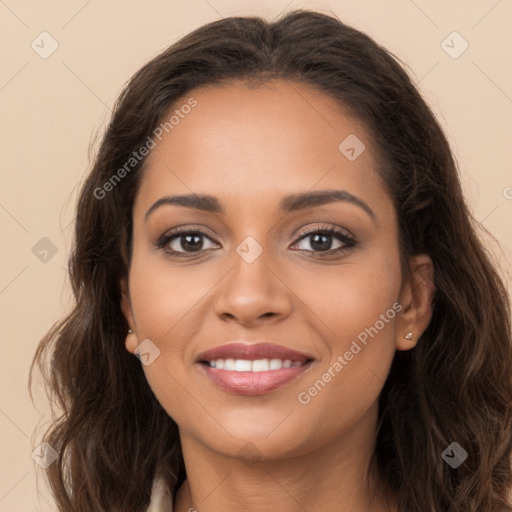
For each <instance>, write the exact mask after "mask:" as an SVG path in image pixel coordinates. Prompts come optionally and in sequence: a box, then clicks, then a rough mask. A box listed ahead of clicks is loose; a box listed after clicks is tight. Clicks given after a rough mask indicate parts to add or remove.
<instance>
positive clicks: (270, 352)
mask: <svg viewBox="0 0 512 512" xmlns="http://www.w3.org/2000/svg"><path fill="white" fill-rule="evenodd" d="M216 359H244V360H249V361H254V360H256V359H283V360H286V359H288V360H290V361H292V362H304V361H307V360H309V359H313V357H312V356H310V355H308V354H305V353H303V352H298V351H297V350H293V349H291V348H287V347H283V346H282V345H276V344H275V343H267V342H264V343H251V344H247V343H240V342H234V343H226V344H225V345H221V346H219V347H215V348H212V349H210V350H207V351H206V352H202V353H201V354H199V355H198V357H197V361H198V362H202V361H214V360H216Z"/></svg>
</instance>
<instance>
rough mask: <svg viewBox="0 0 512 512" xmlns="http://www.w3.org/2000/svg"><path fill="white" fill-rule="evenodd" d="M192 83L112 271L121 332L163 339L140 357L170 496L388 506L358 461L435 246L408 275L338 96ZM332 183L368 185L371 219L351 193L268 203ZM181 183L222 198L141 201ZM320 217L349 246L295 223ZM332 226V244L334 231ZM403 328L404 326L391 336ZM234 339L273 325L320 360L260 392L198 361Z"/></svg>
mask: <svg viewBox="0 0 512 512" xmlns="http://www.w3.org/2000/svg"><path fill="white" fill-rule="evenodd" d="M189 96H193V97H194V98H196V100H197V102H198V104H197V106H196V107H195V108H194V109H193V110H192V111H191V113H190V114H188V115H187V116H186V117H185V118H184V119H183V120H181V121H180V123H179V124H177V125H176V126H174V128H173V129H172V130H171V131H169V133H168V134H166V135H165V136H164V138H163V139H162V141H161V142H159V143H158V144H157V146H156V147H155V148H154V149H153V150H152V151H151V154H150V155H149V157H148V160H147V162H146V164H147V165H146V169H145V171H144V175H143V179H142V182H141V186H140V189H139V191H138V194H137V197H136V200H135V204H134V208H133V221H134V225H133V237H134V248H133V258H132V262H131V267H130V271H129V278H128V282H126V281H123V282H122V283H121V286H122V290H123V299H122V309H123V312H124V314H125V316H126V318H127V320H128V323H129V325H130V327H131V329H133V330H134V331H135V334H134V335H130V336H128V337H127V340H126V349H127V350H128V351H129V352H131V353H133V352H134V350H135V348H136V347H137V345H138V344H139V343H141V342H142V341H143V340H145V339H149V340H151V341H152V342H153V343H154V344H155V345H156V346H157V347H158V348H159V350H160V355H159V356H158V357H157V358H156V359H155V360H154V362H153V363H152V364H150V365H148V366H144V367H143V369H144V372H145V375H146V378H147V380H148V383H149V385H150V386H151V388H152V390H153V392H154V393H155V395H156V397H157V398H158V400H159V402H160V403H161V405H162V407H163V408H164V409H165V410H166V411H167V412H168V414H169V415H170V416H171V417H172V418H173V419H174V420H175V421H176V422H177V424H178V425H179V430H180V438H181V443H182V447H183V453H184V460H185V464H186V469H187V480H186V482H185V483H184V485H183V486H182V487H181V488H180V490H179V492H178V493H177V496H176V499H175V510H176V511H177V512H185V511H187V510H189V508H190V507H194V508H195V509H196V510H198V511H199V512H201V511H208V512H218V511H225V510H234V509H239V510H242V509H243V510H245V511H248V512H251V511H256V510H258V511H261V510H266V511H269V512H273V511H278V510H279V511H286V512H296V511H297V512H298V511H301V512H302V511H304V510H309V511H312V510H323V511H326V512H329V511H336V512H343V511H347V512H348V511H350V512H363V511H364V512H367V511H368V510H371V511H391V510H395V508H394V506H393V505H392V503H390V504H387V503H386V500H385V499H384V492H385V489H383V486H382V485H381V483H380V479H379V475H377V474H373V473H372V474H371V479H370V488H368V487H367V486H366V479H365V476H366V473H367V470H368V463H369V460H370V457H371V455H372V453H373V450H374V446H375V433H376V421H377V401H378V397H379V394H380V392H381V389H382V387H383V385H384V381H385V379H386V376H387V374H388V372H389V368H390V365H391V362H392V358H393V355H394V353H395V351H396V350H409V349H411V348H413V347H414V346H415V345H416V342H417V340H418V338H419V336H420V335H421V334H422V333H423V331H424V330H425V329H426V327H427V326H428V323H429V321H430V318H431V302H432V298H433V285H432V279H431V277H432V275H433V274H432V273H433V265H432V261H431V259H430V258H429V257H428V256H427V255H424V254H423V255H417V256H414V257H412V258H410V259H409V268H410V269H411V275H410V277H408V278H405V277H402V273H401V269H400V260H399V249H398V224H397V218H396V212H395V210H394V207H393V204H392V201H391V198H390V197H389V195H388V194H387V192H386V189H385V187H384V183H383V182H382V180H381V178H380V177H379V176H378V174H377V173H376V172H375V168H376V162H375V160H374V156H373V155H374V153H375V152H374V151H373V150H372V143H371V140H370V137H369V135H368V133H367V131H366V129H365V127H364V125H363V124H362V123H361V122H360V121H358V120H357V119H355V118H354V117H351V116H349V115H348V114H347V112H346V111H345V110H344V109H343V108H342V107H341V106H340V105H339V104H338V103H337V102H335V101H334V100H333V99H331V98H330V97H328V96H326V95H325V94H323V93H322V92H320V91H317V90H315V89H314V88H311V87H309V86H306V85H301V84H297V83H290V82H286V81H280V80H278V81H273V82H271V83H266V84H264V85H263V86H261V85H260V86H258V87H250V88H249V87H247V86H245V85H243V84H240V83H232V84H229V85H224V86H222V87H215V88H212V87H210V88H200V89H196V90H194V91H193V92H192V93H190V94H189V95H188V96H187V98H188V97H189ZM187 98H185V101H186V99H187ZM185 101H183V103H184V102H185ZM177 104H178V105H181V104H182V103H180V102H177ZM352 133H354V134H356V135H357V137H358V138H359V139H360V140H361V141H363V142H364V143H365V145H366V149H365V151H363V153H362V154H361V155H360V156H359V157H358V158H357V159H356V160H354V161H349V160H348V159H347V158H346V157H345V156H344V154H342V153H341V152H340V150H339V149H338V145H339V144H340V142H341V141H342V140H344V139H345V137H347V135H349V134H352ZM339 189H343V190H346V191H348V192H350V193H351V194H353V195H354V196H357V197H358V198H360V199H361V200H362V201H364V202H365V203H366V204H367V205H368V206H369V207H370V208H371V209H372V211H373V212H374V214H375V222H374V221H373V220H372V218H371V217H370V216H369V215H368V213H367V212H366V211H365V210H364V209H362V208H360V207H359V206H357V205H355V204H352V203H349V202H339V201H338V202H330V203H328V204H323V205H320V206H315V207H312V208H308V209H305V210H299V211H295V212H291V213H286V214H284V213H282V212H280V211H279V210H278V207H279V201H280V200H281V198H282V197H283V196H286V195H288V194H294V193H300V192H309V191H312V190H315V191H316V190H339ZM190 193H195V194H203V193H204V194H210V195H213V196H215V197H216V198H218V200H219V202H220V203H221V205H222V206H223V207H224V208H225V213H211V212H204V211H199V210H194V209H192V208H187V207H184V206H177V205H164V206H161V207H160V208H157V209H155V210H154V211H153V212H152V213H151V214H150V215H149V217H148V218H147V220H145V219H144V216H145V214H146V212H147V211H148V210H149V208H150V207H151V206H152V205H153V204H154V203H155V202H156V201H157V200H158V199H160V198H161V197H163V196H166V195H173V194H190ZM177 226H190V230H191V231H193V230H194V228H196V229H198V228H201V229H202V230H203V231H205V232H206V237H203V238H200V239H199V241H201V240H202V242H203V246H202V247H203V248H204V250H202V251H201V250H199V252H197V251H198V250H197V249H196V252H195V253H194V252H191V251H193V250H194V248H193V247H192V249H188V250H189V252H187V247H189V246H187V245H186V241H185V245H184V243H183V242H184V240H183V238H181V240H180V237H179V236H178V237H176V238H175V239H174V241H172V242H170V243H169V244H168V245H167V247H165V248H164V249H159V248H157V247H156V245H155V244H156V241H157V240H158V238H159V237H160V236H161V235H162V234H164V233H165V232H167V231H169V230H170V229H172V228H174V227H177ZM322 226H323V227H325V226H327V227H335V228H336V227H337V228H339V229H341V230H342V231H343V232H345V233H346V232H347V230H348V232H349V233H350V234H352V235H353V236H354V237H355V239H356V241H357V244H356V246H355V247H353V248H352V249H350V250H348V251H347V252H344V253H337V254H332V255H331V256H329V257H324V258H322V256H321V255H322V249H315V245H314V240H313V238H312V236H309V237H303V236H302V235H303V233H304V231H305V230H311V231H314V230H315V229H317V228H321V227H322ZM248 236H251V237H253V238H254V239H255V240H256V241H257V243H258V244H259V245H260V246H261V248H262V249H263V252H262V253H261V254H260V255H259V257H257V258H256V260H255V261H254V262H252V263H250V264H249V263H247V262H246V261H245V260H244V259H243V258H242V257H240V256H239V254H238V253H237V252H236V248H237V247H238V246H239V244H240V243H241V242H242V241H243V240H244V239H245V238H246V237H248ZM330 240H332V242H331V245H330V246H329V239H328V240H327V242H326V246H327V250H328V251H331V252H332V251H333V250H335V249H336V248H339V247H343V245H344V241H342V240H339V239H337V238H336V236H333V238H332V239H330ZM180 241H181V243H180ZM316 247H318V246H316ZM171 249H174V250H177V251H181V253H185V254H192V257H191V258H190V259H187V258H179V257H173V256H172V255H171V254H170V253H166V252H165V250H167V251H170V250H171ZM424 276H430V279H427V278H425V277H424ZM395 302H398V303H399V304H400V305H401V306H402V309H401V311H400V312H399V313H398V314H397V315H396V316H395V317H394V318H393V319H391V320H389V321H388V322H387V323H385V325H384V327H383V328H382V329H380V330H379V332H378V334H377V335H376V336H375V337H374V338H369V341H368V344H367V345H366V346H364V348H363V349H362V350H361V351H360V352H359V353H357V354H356V355H355V356H354V357H353V359H352V360H350V361H348V362H347V364H346V366H344V367H343V369H342V370H341V371H339V372H338V373H337V374H336V376H335V377H333V378H332V379H331V380H330V382H329V383H328V384H327V385H326V386H325V387H324V388H323V389H322V391H321V392H318V394H317V395H316V396H314V397H312V398H311V400H310V401H309V403H307V404H302V403H300V402H299V401H298V398H297V397H298V395H299V393H300V392H304V391H307V390H308V389H309V388H310V387H311V386H312V385H313V383H314V382H315V381H317V380H318V379H321V378H322V375H323V374H324V373H325V372H326V371H327V370H328V369H329V368H330V367H332V365H333V362H334V361H336V358H337V357H338V356H340V355H341V356H343V354H344V353H345V352H346V351H347V350H349V348H350V346H351V343H352V342H353V341H354V340H355V339H356V338H357V336H358V334H360V333H361V332H362V331H364V330H365V328H368V327H370V326H374V325H375V323H376V321H377V320H379V318H380V315H381V314H385V313H386V311H387V310H389V309H390V308H391V307H392V305H393V304H394V303H395ZM409 331H411V332H412V333H413V339H412V340H407V339H405V338H404V336H405V334H407V333H408V332H409ZM237 340H244V341H246V342H249V343H250V342H256V341H262V340H263V341H270V342H274V343H278V344H281V345H284V346H286V347H290V348H293V349H296V350H299V351H302V352H306V353H309V354H312V355H313V357H314V358H315V361H314V363H313V365H312V367H311V368H310V369H309V370H308V371H307V372H306V373H305V374H304V375H302V376H301V377H300V378H298V379H297V380H295V381H293V382H291V383H288V384H287V385H285V386H283V387H281V388H278V389H277V390H275V391H273V392H271V393H268V394H266V395H261V396H256V397H247V396H240V395H235V394H231V393H227V392H225V391H222V390H220V389H219V388H217V387H215V386H214V385H213V384H212V383H211V381H210V380H209V379H208V378H207V377H206V376H205V375H204V374H203V372H202V371H200V368H199V367H198V365H197V364H195V361H196V357H197V355H198V354H199V353H200V352H203V351H205V350H207V349H210V348H213V347H216V346H219V345H222V344H224V343H227V342H229V341H237ZM249 442H250V443H252V445H247V443H249ZM244 446H245V448H244V449H243V450H242V451H241V452H239V450H241V448H242V447H244ZM248 446H250V448H248ZM251 453H252V454H253V456H254V458H253V459H251V457H250V454H251Z"/></svg>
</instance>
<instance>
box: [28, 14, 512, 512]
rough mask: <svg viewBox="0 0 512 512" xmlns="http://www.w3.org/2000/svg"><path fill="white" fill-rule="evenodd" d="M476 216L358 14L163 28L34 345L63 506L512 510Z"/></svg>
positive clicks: (506, 349)
mask: <svg viewBox="0 0 512 512" xmlns="http://www.w3.org/2000/svg"><path fill="white" fill-rule="evenodd" d="M474 226H475V224H474V219H473V218H472V216H471V214H470V212H469V210H468V207H467V205H466V203H465V200H464V197H463V194H462V191H461V186H460V182H459V178H458V175H457V169H456V164H455V161H454V158H453V156H452V154H451V151H450V148H449V145H448V143H447V140H446V138H445V136H444V134H443V132H442V130H441V128H440V127H439V124H438V123H437V121H436V119H435V118H434V115H433V114H432V112H431V110H430V109H429V107H428V106H427V105H426V103H425V101H424V100H423V99H422V98H421V97H420V95H419V93H418V91H417V90H416V88H415V86H414V85H413V83H412V82H411V80H410V78H409V77H408V76H407V74H406V73H405V72H404V71H403V69H402V67H401V66H400V64H399V63H398V62H397V59H396V58H394V57H393V56H392V55H391V54H390V53H389V52H387V51H386V50H385V49H383V48H382V47H380V46H378V45H377V44H376V43H375V42H374V41H373V40H371V39H370V38H369V37H368V36H366V35H364V34H363V33H361V32H359V31H357V30H355V29H353V28H350V27H348V26H346V25H344V24H342V23H341V22H340V21H339V20H337V19H335V18H332V17H330V16H326V15H323V14H319V13H314V12H310V11H295V12H291V13H289V14H287V15H285V16H284V17H282V18H281V19H280V20H278V21H276V22H272V23H270V22H266V21H264V20H262V19H259V18H251V17H248V18H241V17H239V18H227V19H223V20H220V21H217V22H214V23H210V24H208V25H206V26H203V27H201V28H199V29H197V30H196V31H194V32H193V33H191V34H189V35H187V36H186V37H184V38H183V39H181V40H180V41H178V42H177V43H176V44H174V45H173V46H171V47H169V48H168V49H167V50H165V51H164V52H163V53H161V54H160V55H158V56H157V57H156V58H154V59H153V60H152V61H151V62H149V63H148V64H147V65H145V66H144V67H143V68H142V69H141V70H140V71H138V72H137V73H136V74H135V76H134V77H133V78H132V80H131V81H130V82H129V84H128V85H127V87H126V88H125V90H124V91H123V93H122V94H121V96H120V98H119V100H118V102H117V104H116V107H115V110H114V114H113V116H112V120H111V123H110V125H109V127H108V129H107V131H106V134H105V136H104V139H103V142H102V144H101V147H100V149H99V152H98V155H97V158H96V162H95V164H94V167H93V169H92V171H91V173H90V175H89V176H88V178H87V180H86V182H85V184H84V186H83V188H82V191H81V194H80V198H79V201H78V207H77V216H76V230H75V245H74V248H73V252H72V255H71V259H70V275H71V282H72V286H73V291H74V294H75V297H76V305H75V307H74V309H73V311H72V312H71V314H70V315H68V316H67V317H66V318H65V319H63V320H62V321H61V322H60V323H58V324H56V325H55V326H54V327H53V328H52V330H51V331H50V332H49V333H48V334H47V335H46V337H45V338H44V339H43V340H42V341H41V345H40V347H39V348H38V351H37V353H36V355H35V358H34V363H35V362H36V361H37V362H38V364H39V366H40V367H41V368H42V369H43V370H44V361H46V360H49V361H50V363H51V366H49V368H50V369H49V370H48V371H46V372H45V373H44V375H45V378H46V380H47V382H48V384H49V386H50V389H51V390H52V392H53V395H52V399H53V400H54V402H55V403H56V405H58V406H59V407H61V408H62V410H63V415H62V416H61V417H60V418H59V419H58V420H56V422H55V424H54V425H53V427H52V428H51V429H50V430H49V431H48V432H47V433H46V436H45V439H44V440H45V441H47V442H48V443H49V444H50V445H51V446H52V447H53V448H54V449H55V450H56V451H57V452H58V453H59V457H58V459H57V460H56V461H55V462H54V463H53V464H51V465H50V466H49V467H48V469H47V470H46V471H47V474H48V478H49V482H50V485H51V488H52V491H53V493H54V495H55V497H56V501H57V504H58V506H59V510H62V511H64V510H66V511H69V510H80V511H89V510H91V511H92V510H94V511H100V510H105V511H117V510H119V511H121V510H122V511H134V512H135V511H142V510H152V511H155V510H171V508H172V509H173V510H174V511H175V512H176V511H177V512H184V511H187V510H188V511H192V510H198V511H199V512H201V511H203V510H204V511H208V512H217V511H224V510H231V509H234V508H238V509H243V510H244V511H254V510H265V511H275V510H286V511H299V510H300V511H301V510H310V511H313V510H323V511H331V510H332V511H351V512H359V511H361V512H362V511H369V510H371V511H379V512H381V511H395V512H398V511H400V512H405V511H407V512H424V511H425V512H426V511H429V512H430V511H436V512H437V511H451V512H454V511H460V512H462V511H464V512H468V511H478V512H482V511H488V512H491V511H493V512H494V511H511V510H512V507H511V505H510V502H509V501H508V499H509V498H508V493H509V492H510V486H511V484H512V469H511V454H512V435H511V434H512V427H511V412H512V408H511V407H512V406H511V404H512V382H511V374H510V368H511V363H512V343H511V329H510V302H509V298H508V296H507V293H506V289H505V286H504V284H503V282H502V280H501V278H500V276H499V274H498V273H497V271H496V270H495V268H494V265H493V263H492V262H491V260H490V258H489V256H488V254H487V253H486V251H485V249H484V248H483V246H482V243H481V242H480V241H479V239H478V237H477V235H476V232H475V227H474ZM50 349H53V350H50ZM150 502H151V503H150ZM148 506H149V509H148Z"/></svg>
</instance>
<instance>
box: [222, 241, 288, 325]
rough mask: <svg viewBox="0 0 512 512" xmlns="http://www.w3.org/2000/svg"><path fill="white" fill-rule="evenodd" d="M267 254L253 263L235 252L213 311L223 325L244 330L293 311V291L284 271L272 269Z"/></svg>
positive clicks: (271, 263) (275, 319)
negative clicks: (242, 327)
mask: <svg viewBox="0 0 512 512" xmlns="http://www.w3.org/2000/svg"><path fill="white" fill-rule="evenodd" d="M274 263H275V262H272V261H270V251H267V250H263V252H262V253H261V254H260V255H259V256H258V257H257V258H256V259H255V260H254V261H252V263H249V262H247V261H246V260H244V259H243V258H242V257H240V256H239V255H238V254H237V253H235V254H234V257H233V267H232V268H231V270H230V271H229V272H228V273H227V275H226V276H225V278H224V279H222V280H221V282H220V283H219V289H218V291H217V300H216V303H215V309H216V313H217V315H218V316H219V317H220V318H221V319H222V320H223V321H226V322H236V323H239V324H240V325H243V326H245V327H251V326H256V325H259V324H262V323H275V322H279V321H282V320H284V319H285V318H287V317H288V316H289V315H290V313H291V311H292V295H293V294H292V292H291V290H290V287H289V284H288V283H286V281H285V277H284V276H283V272H279V270H278V269H276V268H273V267H274V266H275V265H274Z"/></svg>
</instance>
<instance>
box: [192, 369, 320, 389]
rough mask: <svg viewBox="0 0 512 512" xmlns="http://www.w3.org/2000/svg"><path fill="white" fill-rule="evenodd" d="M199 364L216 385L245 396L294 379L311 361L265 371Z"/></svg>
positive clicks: (275, 387) (274, 387) (279, 385)
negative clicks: (219, 367) (224, 368)
mask: <svg viewBox="0 0 512 512" xmlns="http://www.w3.org/2000/svg"><path fill="white" fill-rule="evenodd" d="M200 364H201V366H202V367H203V370H204V372H205V373H206V375H207V376H208V377H209V378H210V380H211V381H212V382H213V383H214V384H215V385H216V386H217V387H219V388H221V389H222V390H224V391H227V392H229V393H235V394H237V395H246V396H256V395H263V394H265V393H270V392H271V391H274V390H275V389H277V388H280V387H281V386H284V385H285V384H288V383H289V382H292V381H294V380H295V379H297V378H298V377H299V376H301V375H302V374H303V373H304V372H305V371H307V370H308V369H309V368H310V366H311V362H308V363H305V364H303V365H302V366H295V367H292V368H282V369H281V370H269V371H267V372H236V371H230V370H220V369H218V368H212V367H211V366H208V365H205V364H202V363H200Z"/></svg>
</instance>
